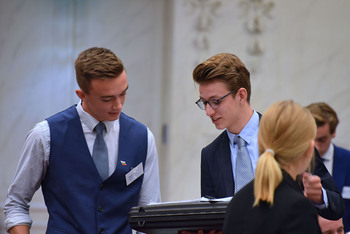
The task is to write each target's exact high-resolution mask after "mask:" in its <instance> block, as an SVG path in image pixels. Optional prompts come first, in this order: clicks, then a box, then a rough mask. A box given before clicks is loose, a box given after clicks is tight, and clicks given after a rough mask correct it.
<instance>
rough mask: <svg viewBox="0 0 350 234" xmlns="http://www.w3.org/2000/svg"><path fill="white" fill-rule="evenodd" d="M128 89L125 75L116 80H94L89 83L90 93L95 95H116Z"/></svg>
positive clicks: (122, 74)
mask: <svg viewBox="0 0 350 234" xmlns="http://www.w3.org/2000/svg"><path fill="white" fill-rule="evenodd" d="M127 88H128V80H127V76H126V73H125V72H123V73H121V74H120V75H119V76H117V77H116V78H109V79H94V80H92V81H91V87H90V93H93V94H96V95H118V94H120V93H122V92H124V91H125V90H126V89H127Z"/></svg>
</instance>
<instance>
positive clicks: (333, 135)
mask: <svg viewBox="0 0 350 234" xmlns="http://www.w3.org/2000/svg"><path fill="white" fill-rule="evenodd" d="M335 133H336V130H334V132H333V133H332V138H335Z"/></svg>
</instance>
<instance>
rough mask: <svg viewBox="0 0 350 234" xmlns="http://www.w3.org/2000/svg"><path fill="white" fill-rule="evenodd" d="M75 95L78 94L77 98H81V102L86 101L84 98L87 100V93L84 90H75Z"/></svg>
mask: <svg viewBox="0 0 350 234" xmlns="http://www.w3.org/2000/svg"><path fill="white" fill-rule="evenodd" d="M75 93H76V94H77V96H78V97H79V99H80V100H84V98H85V93H84V91H83V90H81V89H77V90H75Z"/></svg>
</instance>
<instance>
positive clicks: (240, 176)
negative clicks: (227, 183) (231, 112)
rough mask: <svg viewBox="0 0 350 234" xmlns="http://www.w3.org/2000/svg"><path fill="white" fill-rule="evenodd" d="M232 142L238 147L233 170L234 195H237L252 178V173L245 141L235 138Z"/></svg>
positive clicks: (238, 137)
mask: <svg viewBox="0 0 350 234" xmlns="http://www.w3.org/2000/svg"><path fill="white" fill-rule="evenodd" d="M233 142H234V144H237V145H238V150H237V157H236V169H235V193H237V192H238V191H239V190H240V189H241V188H242V187H244V186H245V185H246V184H248V183H249V182H250V181H251V180H252V179H253V178H254V173H253V168H252V163H251V160H250V157H249V154H248V150H247V148H246V142H245V140H244V139H243V138H241V137H240V136H235V138H234V141H233Z"/></svg>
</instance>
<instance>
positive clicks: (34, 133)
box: [4, 102, 161, 230]
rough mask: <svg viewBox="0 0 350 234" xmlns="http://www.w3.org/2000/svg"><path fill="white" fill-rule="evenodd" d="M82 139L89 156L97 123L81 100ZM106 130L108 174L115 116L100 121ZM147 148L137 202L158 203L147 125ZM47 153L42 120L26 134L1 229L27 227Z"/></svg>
mask: <svg viewBox="0 0 350 234" xmlns="http://www.w3.org/2000/svg"><path fill="white" fill-rule="evenodd" d="M77 111H78V115H79V117H80V120H81V124H82V128H83V132H84V135H85V139H86V142H87V145H88V148H89V151H90V154H91V155H92V149H93V144H94V141H95V138H96V133H95V132H94V131H93V129H94V127H95V126H96V124H97V123H98V122H99V121H98V120H96V119H95V118H94V117H92V116H91V115H90V114H88V113H87V112H85V111H84V110H83V108H82V106H81V102H79V104H78V105H77ZM104 123H105V125H106V129H107V130H106V132H104V139H105V141H106V144H107V147H108V162H109V175H111V174H112V173H113V172H114V170H115V168H116V165H117V161H118V142H119V129H120V127H119V126H120V123H119V119H118V120H115V121H104ZM147 138H148V144H147V146H148V148H147V156H146V161H145V165H144V178H143V182H142V186H141V191H140V198H139V202H138V205H146V204H148V203H154V202H160V201H161V198H160V185H159V168H158V153H157V149H156V144H155V140H154V136H153V134H152V132H151V131H150V130H149V129H148V128H147ZM49 156H50V129H49V125H48V122H47V121H46V120H44V121H42V122H40V123H38V124H37V125H36V126H35V127H34V128H33V129H32V130H31V131H29V133H28V134H27V136H26V140H25V143H24V147H23V150H22V154H21V158H20V161H19V164H18V168H17V171H16V174H15V178H14V181H13V182H12V184H11V186H10V188H9V190H8V195H7V199H6V202H5V206H4V212H5V215H6V219H5V228H6V230H8V229H10V228H11V227H13V226H16V225H21V224H22V225H23V224H24V225H28V226H31V224H32V219H31V218H30V215H29V203H30V201H31V199H32V197H33V195H34V193H35V191H37V190H38V189H39V187H40V184H41V181H42V180H43V179H44V178H45V173H46V170H47V168H48V166H49Z"/></svg>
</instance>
